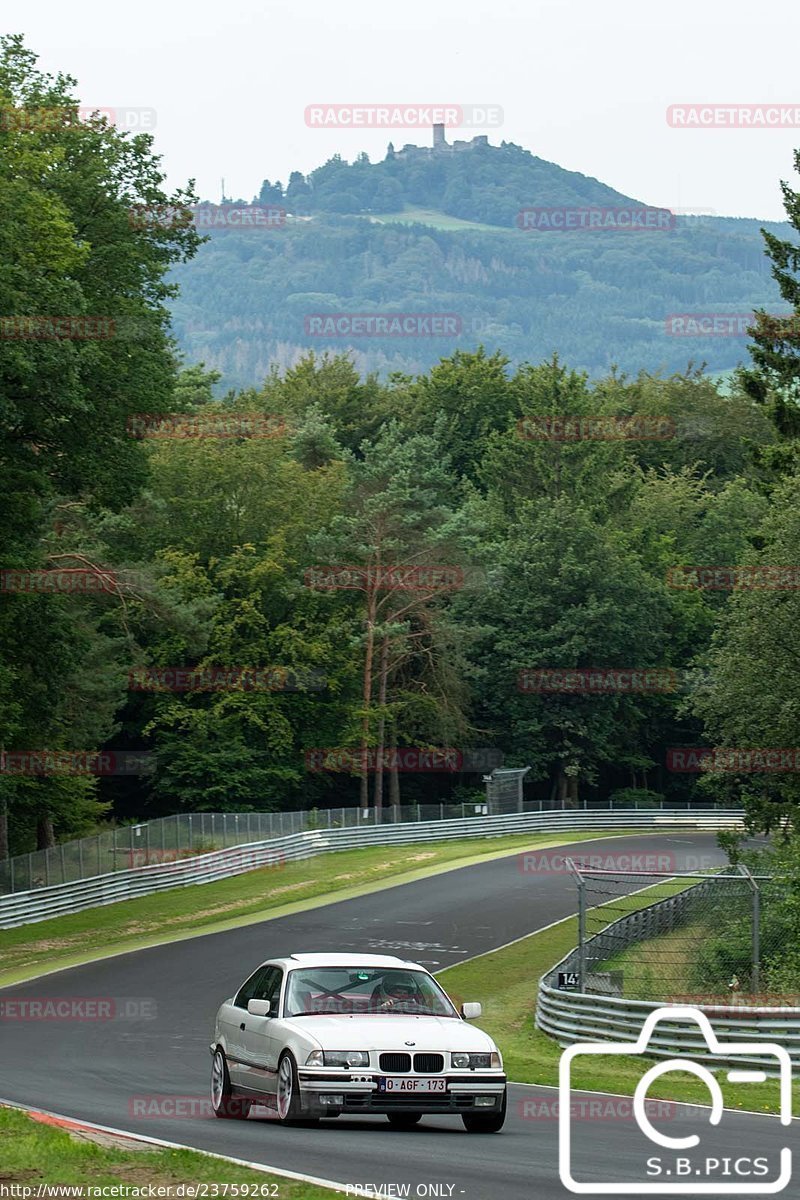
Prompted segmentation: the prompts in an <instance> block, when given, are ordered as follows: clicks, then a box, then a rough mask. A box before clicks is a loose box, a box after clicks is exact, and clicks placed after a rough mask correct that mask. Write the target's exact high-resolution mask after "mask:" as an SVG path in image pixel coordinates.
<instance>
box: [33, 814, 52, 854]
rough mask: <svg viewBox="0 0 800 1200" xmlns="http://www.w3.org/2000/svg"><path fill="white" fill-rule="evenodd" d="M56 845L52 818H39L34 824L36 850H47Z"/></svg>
mask: <svg viewBox="0 0 800 1200" xmlns="http://www.w3.org/2000/svg"><path fill="white" fill-rule="evenodd" d="M55 844H56V835H55V833H54V832H53V818H52V817H49V816H44V817H39V820H38V821H37V822H36V849H37V850H49V849H51V847H52V846H55Z"/></svg>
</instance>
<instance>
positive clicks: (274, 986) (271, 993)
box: [253, 967, 283, 1012]
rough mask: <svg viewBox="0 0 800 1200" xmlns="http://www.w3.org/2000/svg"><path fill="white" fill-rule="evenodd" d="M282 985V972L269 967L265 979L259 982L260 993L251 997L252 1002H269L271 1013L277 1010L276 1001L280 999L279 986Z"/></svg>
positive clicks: (277, 968) (276, 968) (278, 968)
mask: <svg viewBox="0 0 800 1200" xmlns="http://www.w3.org/2000/svg"><path fill="white" fill-rule="evenodd" d="M282 983H283V971H282V970H281V969H280V967H270V968H269V970H268V972H267V975H266V977H265V978H264V979H263V980H262V982H261V991H260V992H259V993H258V994H257V995H256V996H254V997H253V999H254V1000H269V1002H270V1004H271V1005H272V1008H273V1011H274V1012H277V1010H278V1001H279V1000H280V997H281V984H282Z"/></svg>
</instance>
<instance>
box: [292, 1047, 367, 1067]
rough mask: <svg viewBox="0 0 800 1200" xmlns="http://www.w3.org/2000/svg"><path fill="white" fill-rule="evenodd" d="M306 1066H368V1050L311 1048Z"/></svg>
mask: <svg viewBox="0 0 800 1200" xmlns="http://www.w3.org/2000/svg"><path fill="white" fill-rule="evenodd" d="M306 1066H307V1067H368V1066H369V1050H312V1051H311V1053H310V1054H309V1056H308V1058H307V1059H306Z"/></svg>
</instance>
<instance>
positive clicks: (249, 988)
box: [233, 967, 280, 1008]
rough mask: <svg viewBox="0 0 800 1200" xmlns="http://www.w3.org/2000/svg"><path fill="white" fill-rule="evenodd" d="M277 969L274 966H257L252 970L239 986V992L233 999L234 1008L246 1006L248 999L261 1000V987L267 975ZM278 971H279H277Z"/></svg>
mask: <svg viewBox="0 0 800 1200" xmlns="http://www.w3.org/2000/svg"><path fill="white" fill-rule="evenodd" d="M275 970H277V968H276V967H259V968H258V970H257V971H254V972H253V974H252V975H251V976H250V978H249V979H248V980H247V982H246V983H243V984H242V986H241V987H240V988H239V992H238V994H237V996H236V999H235V1000H234V1002H233V1003H234V1005H235V1006H236V1008H247V1005H248V1002H249V1001H250V1000H261V999H262V998H263V997H262V994H261V989H262V987H263V984H264V981H265V979H266V977H267V976H268V975H270V974H271V973H272V972H273V971H275ZM279 973H280V972H279Z"/></svg>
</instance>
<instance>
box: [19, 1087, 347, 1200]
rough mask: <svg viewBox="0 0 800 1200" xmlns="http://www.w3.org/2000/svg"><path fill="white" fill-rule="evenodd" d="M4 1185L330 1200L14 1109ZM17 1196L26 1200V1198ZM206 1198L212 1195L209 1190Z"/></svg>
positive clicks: (192, 1156)
mask: <svg viewBox="0 0 800 1200" xmlns="http://www.w3.org/2000/svg"><path fill="white" fill-rule="evenodd" d="M125 1145H126V1147H129V1146H131V1145H132V1143H130V1142H126V1143H125ZM0 1182H2V1183H3V1184H4V1185H6V1187H7V1190H6V1193H5V1194H6V1195H12V1193H11V1191H10V1187H11V1185H16V1187H17V1188H18V1189H21V1188H26V1187H30V1188H31V1189H32V1191H31V1192H30V1193H28V1195H29V1196H34V1195H35V1194H36V1188H37V1187H38V1186H39V1185H40V1184H44V1185H50V1186H53V1185H56V1186H59V1185H60V1186H62V1187H69V1186H75V1187H83V1188H89V1187H92V1188H95V1187H98V1188H100V1187H112V1186H114V1185H119V1184H122V1185H125V1186H127V1187H131V1188H134V1187H147V1186H148V1185H152V1186H153V1187H169V1188H175V1187H177V1186H178V1185H179V1184H195V1185H197V1184H209V1185H212V1184H226V1183H227V1184H239V1185H248V1186H249V1188H250V1189H251V1190H250V1195H251V1196H252V1195H256V1196H267V1195H268V1196H275V1197H279V1200H323V1197H324V1198H325V1200H329V1198H330V1195H331V1192H330V1190H329V1189H327V1188H322V1187H317V1186H316V1185H315V1184H310V1183H303V1182H301V1181H300V1180H294V1179H285V1178H284V1177H283V1176H280V1175H268V1174H264V1173H263V1172H261V1171H251V1170H248V1169H247V1168H246V1167H237V1166H235V1165H234V1164H233V1163H227V1162H223V1161H220V1160H219V1159H215V1158H209V1157H208V1156H207V1155H205V1154H197V1153H195V1152H194V1151H192V1150H160V1149H158V1148H155V1147H149V1146H140V1147H139V1146H137V1147H136V1148H135V1149H128V1148H125V1149H123V1148H122V1147H121V1146H120V1147H118V1146H114V1145H112V1146H109V1145H99V1144H97V1142H95V1141H94V1140H91V1141H87V1140H85V1139H84V1137H83V1136H79V1137H76V1136H74V1135H73V1134H70V1133H68V1132H67V1131H66V1130H64V1129H58V1128H54V1127H53V1126H50V1125H43V1124H41V1123H40V1122H39V1121H36V1120H33V1119H32V1118H31V1117H29V1116H28V1115H27V1114H26V1113H23V1112H19V1111H18V1110H16V1109H12V1108H0ZM256 1189H263V1190H259V1191H256ZM13 1194H14V1195H16V1196H18V1197H20V1198H23V1200H24V1196H25V1193H24V1192H22V1191H20V1190H17V1191H16V1192H15V1193H13ZM156 1194H157V1193H156ZM163 1194H164V1195H169V1194H170V1193H163ZM172 1194H173V1195H174V1193H172ZM206 1194H207V1195H209V1196H212V1195H214V1192H213V1190H212V1189H211V1187H209V1190H208V1192H207V1193H206ZM228 1194H229V1195H230V1194H231V1192H230V1190H229V1193H228ZM238 1194H239V1195H242V1194H245V1193H244V1192H243V1191H240V1192H239V1193H238ZM219 1195H220V1196H221V1195H222V1193H221V1192H220V1193H219Z"/></svg>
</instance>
